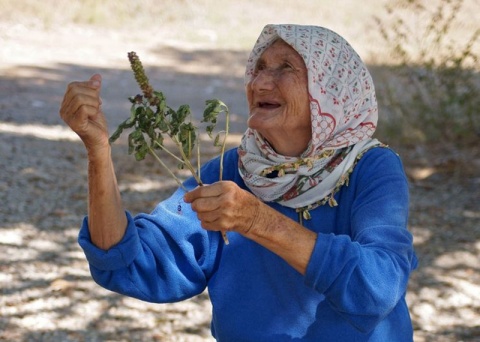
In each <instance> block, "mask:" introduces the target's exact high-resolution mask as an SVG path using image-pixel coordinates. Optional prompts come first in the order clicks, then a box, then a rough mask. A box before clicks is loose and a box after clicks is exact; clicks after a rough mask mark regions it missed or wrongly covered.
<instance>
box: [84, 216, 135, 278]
mask: <svg viewBox="0 0 480 342" xmlns="http://www.w3.org/2000/svg"><path fill="white" fill-rule="evenodd" d="M126 216H127V220H128V224H127V229H126V231H125V235H124V236H123V238H122V240H121V241H120V242H119V243H118V244H116V245H115V246H113V247H111V248H110V249H108V250H103V249H101V248H98V247H97V246H95V245H94V244H93V243H92V240H91V237H90V232H89V230H88V219H87V217H85V218H84V219H83V223H82V227H81V229H80V233H79V236H78V243H79V245H80V247H81V248H82V249H83V252H84V253H85V256H86V258H87V260H88V262H89V263H90V265H92V266H93V267H95V268H97V269H99V270H103V271H113V270H116V269H120V268H123V267H127V266H129V265H130V264H131V263H132V262H133V260H134V259H135V258H136V256H137V255H138V253H139V251H140V248H141V244H140V239H139V236H138V231H137V229H136V227H135V223H134V222H133V218H132V216H131V215H130V214H129V213H128V212H126Z"/></svg>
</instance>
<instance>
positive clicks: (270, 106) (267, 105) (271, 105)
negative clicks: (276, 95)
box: [257, 102, 280, 109]
mask: <svg viewBox="0 0 480 342" xmlns="http://www.w3.org/2000/svg"><path fill="white" fill-rule="evenodd" d="M257 107H258V108H262V109H276V108H278V107H280V104H279V103H275V102H258V104H257Z"/></svg>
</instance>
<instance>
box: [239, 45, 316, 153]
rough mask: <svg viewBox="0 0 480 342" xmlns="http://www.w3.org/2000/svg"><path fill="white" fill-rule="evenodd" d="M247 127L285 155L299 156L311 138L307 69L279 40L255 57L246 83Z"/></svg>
mask: <svg viewBox="0 0 480 342" xmlns="http://www.w3.org/2000/svg"><path fill="white" fill-rule="evenodd" d="M246 93H247V100H248V105H249V110H250V116H249V119H248V126H249V127H250V128H252V129H255V130H257V131H258V132H259V133H260V134H261V135H262V136H263V137H264V138H265V139H266V140H267V141H268V142H269V143H270V144H271V145H272V147H273V148H274V149H275V151H276V152H277V153H280V154H282V155H284V156H299V155H300V154H301V153H302V152H304V151H305V149H306V148H307V146H308V143H309V142H310V139H311V134H312V130H311V118H310V104H309V96H308V86H307V68H306V67H305V63H304V61H303V59H302V57H301V56H300V55H299V54H298V53H297V52H296V51H295V50H294V49H293V48H292V47H291V46H290V45H288V44H287V43H285V42H284V41H283V40H281V39H278V40H277V41H275V42H274V43H273V44H272V45H271V46H270V47H268V48H267V49H266V50H265V51H264V52H263V54H262V55H261V56H260V58H259V59H258V61H257V63H256V66H255V71H254V74H253V76H252V78H251V80H250V82H249V83H248V84H247V86H246Z"/></svg>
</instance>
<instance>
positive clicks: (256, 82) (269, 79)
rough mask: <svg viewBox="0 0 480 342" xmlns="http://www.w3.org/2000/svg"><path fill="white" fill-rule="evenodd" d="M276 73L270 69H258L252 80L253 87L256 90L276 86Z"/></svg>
mask: <svg viewBox="0 0 480 342" xmlns="http://www.w3.org/2000/svg"><path fill="white" fill-rule="evenodd" d="M275 75H276V73H275V71H274V70H270V69H265V70H261V71H257V73H256V75H255V76H253V77H252V80H251V81H250V83H251V87H252V89H253V90H255V91H261V90H269V89H273V88H274V87H275Z"/></svg>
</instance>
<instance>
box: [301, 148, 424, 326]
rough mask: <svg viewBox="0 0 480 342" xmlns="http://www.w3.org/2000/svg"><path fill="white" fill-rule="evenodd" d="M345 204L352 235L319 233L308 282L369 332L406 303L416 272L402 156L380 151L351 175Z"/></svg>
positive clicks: (381, 149)
mask: <svg viewBox="0 0 480 342" xmlns="http://www.w3.org/2000/svg"><path fill="white" fill-rule="evenodd" d="M341 196H342V197H343V196H345V198H341V199H339V205H340V206H341V205H345V206H346V207H347V208H349V209H348V210H347V211H342V213H343V215H345V216H347V217H345V218H342V219H343V220H346V221H347V222H349V223H348V224H347V226H348V229H349V232H348V233H343V234H319V235H318V238H317V242H316V245H315V247H314V251H313V253H312V256H311V259H310V262H309V265H308V268H307V273H306V283H307V284H308V285H309V286H311V287H313V288H315V289H316V290H317V291H319V292H321V293H323V294H324V295H325V297H326V300H327V301H328V303H329V305H330V306H331V307H332V309H333V310H335V311H336V312H337V313H338V314H339V315H341V316H343V317H344V318H345V319H346V320H347V321H349V322H350V323H351V324H352V325H353V326H355V327H356V328H357V329H359V330H360V331H362V332H365V333H368V332H370V331H371V330H373V329H374V328H375V326H376V325H377V324H378V322H380V321H381V320H382V319H383V318H385V317H386V316H387V315H388V314H389V313H390V312H391V311H392V310H393V309H394V308H395V307H396V306H397V304H398V303H399V301H400V300H401V299H402V298H404V295H405V292H406V289H407V283H408V278H409V275H410V272H411V271H412V270H413V269H414V268H415V267H416V262H417V261H416V257H415V254H414V250H413V239H412V235H411V234H410V233H409V232H408V230H407V221H408V207H409V200H408V184H407V181H406V177H405V174H404V171H403V166H402V165H401V162H400V160H399V158H398V156H397V155H396V154H394V153H393V152H392V151H391V150H389V149H385V148H375V149H373V150H371V151H369V152H367V153H366V154H365V156H364V157H363V158H362V159H361V160H360V161H359V163H358V164H357V166H356V167H355V169H354V171H353V173H352V174H351V176H350V185H349V186H348V188H347V190H346V193H343V194H341Z"/></svg>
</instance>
